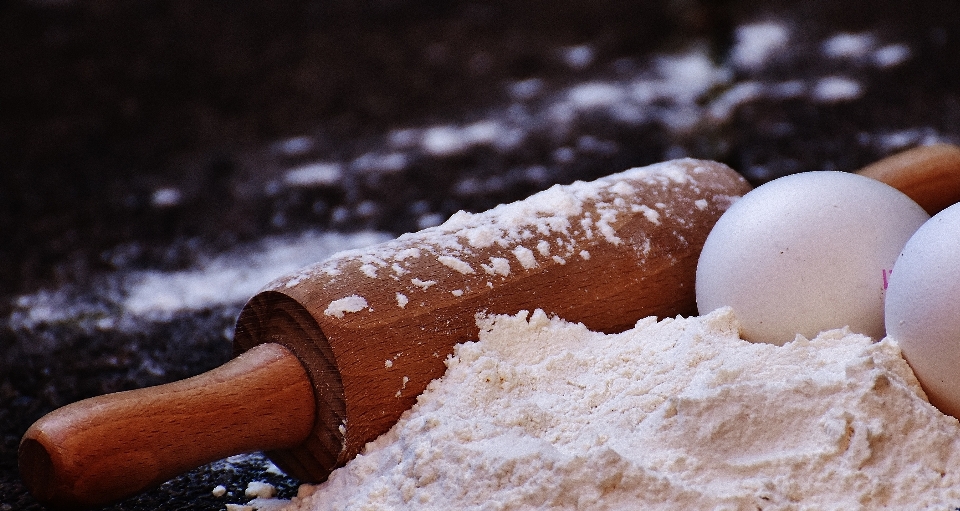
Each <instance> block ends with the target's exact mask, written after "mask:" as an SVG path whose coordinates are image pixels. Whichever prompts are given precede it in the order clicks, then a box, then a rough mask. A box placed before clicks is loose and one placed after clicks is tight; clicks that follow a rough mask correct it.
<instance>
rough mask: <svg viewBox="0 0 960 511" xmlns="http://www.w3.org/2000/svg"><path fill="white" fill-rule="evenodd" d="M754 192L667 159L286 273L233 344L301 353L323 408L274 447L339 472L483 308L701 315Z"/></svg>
mask: <svg viewBox="0 0 960 511" xmlns="http://www.w3.org/2000/svg"><path fill="white" fill-rule="evenodd" d="M749 189H750V186H749V185H748V184H747V183H746V181H745V180H744V179H743V178H742V177H741V176H739V175H738V174H737V173H736V172H734V171H733V170H731V169H729V168H728V167H726V166H724V165H722V164H719V163H715V162H706V161H698V160H681V161H675V162H668V163H666V164H661V165H658V166H653V167H649V168H645V169H640V170H635V171H630V172H627V173H621V174H615V175H613V176H609V177H608V178H605V179H601V180H599V181H596V182H592V183H586V184H584V183H580V184H578V185H575V186H573V187H567V188H563V187H558V188H555V189H552V190H548V191H546V192H542V193H541V194H538V195H537V196H534V197H531V198H529V199H527V200H525V201H521V202H520V203H515V204H512V205H506V206H501V207H498V208H496V209H494V210H492V211H490V212H486V213H482V214H478V215H472V216H471V215H461V216H457V217H455V218H453V219H451V221H450V222H448V223H447V224H445V225H443V226H440V227H437V228H432V229H427V230H425V231H421V232H419V233H415V234H411V235H405V236H402V237H400V238H399V239H397V240H395V241H392V242H389V243H386V244H383V245H379V246H376V247H373V248H371V249H369V250H364V251H358V252H352V253H348V254H343V255H341V256H339V257H335V258H333V259H331V260H328V261H326V262H323V263H321V264H318V265H315V266H313V267H310V268H307V269H305V270H304V271H302V272H300V273H299V274H295V275H289V276H285V277H284V278H282V279H279V280H277V281H276V282H274V283H272V284H270V285H268V286H267V288H266V290H265V291H264V292H263V293H261V294H259V295H257V296H256V297H254V298H253V299H252V300H251V301H250V302H249V303H248V305H247V306H246V307H245V308H244V310H243V312H242V313H241V315H240V318H239V320H238V323H237V331H236V335H235V337H234V342H235V344H236V348H237V350H238V351H239V352H242V351H243V350H246V349H250V348H252V347H253V346H255V345H257V344H259V343H262V342H277V343H280V344H283V345H285V346H287V347H288V348H289V349H291V351H294V352H295V353H297V355H298V356H300V357H301V358H302V359H303V360H304V363H305V365H306V366H307V367H308V373H309V374H310V375H311V379H312V381H313V384H314V388H315V391H316V394H317V396H318V400H319V401H318V408H319V410H318V421H317V423H316V425H315V428H314V433H313V434H312V435H311V436H310V438H308V440H307V441H305V442H304V443H303V444H302V445H301V446H298V447H297V448H295V449H291V450H285V451H280V452H276V451H275V452H271V453H268V454H269V455H270V456H271V458H272V459H273V460H274V461H275V462H276V463H277V465H278V466H280V467H281V468H282V469H284V470H285V471H287V472H288V473H290V474H291V475H293V476H295V477H297V478H299V479H302V480H304V481H313V482H317V481H322V480H323V479H325V478H326V476H327V475H328V474H329V472H330V471H332V470H333V469H335V468H336V467H338V466H340V465H342V464H343V463H345V462H346V461H348V460H349V459H351V458H352V457H354V456H355V455H356V454H357V453H358V452H360V450H361V449H362V447H363V445H364V444H366V443H367V442H369V441H371V440H373V439H375V438H376V437H377V436H379V435H380V434H382V433H384V432H386V431H387V430H388V429H389V428H390V427H391V426H392V425H393V424H394V423H395V422H396V421H397V419H398V418H399V417H400V415H401V414H402V413H403V412H404V411H406V410H407V409H409V408H410V407H411V406H412V405H413V404H414V403H415V402H416V399H417V396H418V395H419V394H420V393H421V392H422V391H423V390H424V388H425V387H426V386H427V384H428V383H429V382H430V381H432V380H433V379H435V378H437V377H439V376H441V375H442V374H443V372H444V370H445V365H444V359H446V358H447V357H448V356H449V355H450V354H451V353H452V350H453V346H454V345H455V344H457V343H461V342H465V341H470V340H475V339H477V337H478V333H479V332H478V328H477V326H476V315H477V314H478V313H487V314H516V313H518V312H519V311H522V310H527V311H531V310H532V309H533V308H541V309H543V310H544V311H545V312H547V313H548V314H551V315H556V316H559V317H561V318H564V319H566V320H569V321H574V322H582V323H584V324H585V325H586V326H588V327H590V328H592V329H594V330H599V331H604V332H616V331H622V330H625V329H628V328H630V327H632V326H633V325H634V324H635V322H636V321H637V320H638V319H641V318H643V317H646V316H659V317H664V316H674V315H678V314H684V315H689V314H695V313H696V303H695V291H694V277H695V274H696V265H697V259H698V257H699V254H700V250H701V248H702V245H703V242H704V240H705V239H706V236H707V234H708V233H709V231H710V229H711V228H712V226H713V224H714V223H715V222H716V220H717V219H718V218H719V216H720V215H721V214H722V213H723V212H724V211H725V210H726V209H727V208H728V207H729V206H730V204H731V203H732V202H733V200H735V198H736V197H739V196H740V195H742V194H744V193H746V192H747V191H748V190H749Z"/></svg>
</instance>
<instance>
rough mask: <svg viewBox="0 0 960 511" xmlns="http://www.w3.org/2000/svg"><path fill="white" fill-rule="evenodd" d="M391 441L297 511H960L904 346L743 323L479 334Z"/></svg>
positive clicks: (723, 319) (956, 437)
mask: <svg viewBox="0 0 960 511" xmlns="http://www.w3.org/2000/svg"><path fill="white" fill-rule="evenodd" d="M479 322H480V325H481V334H480V340H479V341H478V342H471V343H465V344H461V345H458V347H457V349H456V351H455V353H454V355H453V356H452V357H450V358H449V359H448V360H447V372H446V374H445V375H444V376H443V377H442V378H440V379H438V380H435V381H434V382H433V383H431V384H430V386H429V387H428V388H427V390H426V391H425V392H424V393H423V394H422V395H421V396H420V398H419V400H418V402H417V404H416V406H414V408H413V409H411V410H410V411H408V412H407V413H406V414H405V415H404V416H403V417H402V418H401V420H400V421H399V423H397V425H396V426H395V427H394V428H393V429H391V430H390V431H389V432H388V433H386V434H384V435H382V436H381V437H380V438H378V439H377V440H375V441H374V442H371V443H369V444H368V445H367V447H366V448H365V450H364V452H363V453H362V454H361V455H360V456H358V457H357V458H356V459H354V460H353V461H351V462H349V463H348V464H347V465H346V466H345V467H343V468H341V469H338V470H336V471H335V472H334V473H333V474H332V475H331V476H330V478H329V480H328V481H327V482H326V483H323V484H321V485H318V486H304V487H302V488H301V492H300V496H299V497H297V498H295V499H294V500H293V502H292V503H291V505H290V507H289V508H287V509H288V511H308V510H310V511H320V510H328V509H330V510H332V509H337V510H343V509H418V510H422V509H428V510H433V509H501V510H506V509H547V508H549V509H638V508H642V509H758V508H762V509H765V510H770V509H806V508H809V509H879V508H898V509H908V508H909V509H951V508H952V507H951V506H952V505H956V503H957V502H958V501H960V423H958V422H957V420H956V419H954V418H952V417H948V416H945V415H943V414H942V413H940V412H939V411H937V410H936V409H935V408H934V407H933V406H931V405H930V404H929V403H928V402H927V401H926V398H925V397H924V394H923V391H922V390H921V389H920V386H919V384H918V383H917V380H916V379H915V377H914V376H913V373H912V372H911V371H910V368H909V367H908V366H907V364H906V362H905V361H904V360H903V358H902V357H901V355H900V350H899V348H898V346H897V344H896V343H895V342H894V341H892V340H889V339H884V340H882V341H880V342H875V341H874V340H872V339H870V338H868V337H865V336H861V335H856V334H851V333H849V332H848V331H844V330H835V331H828V332H825V333H822V334H821V335H819V336H818V337H817V338H815V339H813V340H807V339H805V338H802V337H798V338H797V339H796V340H795V341H793V342H790V343H787V344H785V345H784V346H774V345H769V344H752V343H748V342H746V341H743V340H742V339H740V338H739V335H738V331H739V324H738V322H737V319H736V317H735V315H734V313H733V312H732V311H731V310H730V309H720V310H718V311H715V312H713V313H710V314H708V315H705V316H701V317H692V318H681V317H678V318H675V319H665V320H662V321H659V322H657V321H656V320H655V319H654V318H647V319H643V320H640V321H639V322H638V323H637V325H636V327H635V328H633V329H631V330H628V331H626V332H623V333H620V334H613V335H605V334H601V333H596V332H591V331H589V330H587V329H586V328H585V327H584V326H582V325H579V324H571V323H567V322H564V321H562V320H559V319H555V318H549V317H547V315H545V314H543V313H542V312H540V311H536V312H534V313H533V314H529V313H527V312H522V313H520V314H518V315H516V316H495V317H488V318H483V319H480V320H479Z"/></svg>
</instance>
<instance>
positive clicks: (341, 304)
mask: <svg viewBox="0 0 960 511" xmlns="http://www.w3.org/2000/svg"><path fill="white" fill-rule="evenodd" d="M367 307H368V305H367V300H366V299H365V298H364V297H362V296H357V295H350V296H347V297H345V298H341V299H339V300H334V301H332V302H330V305H328V306H327V309H326V310H324V311H323V313H324V314H325V315H327V316H333V317H335V318H342V317H343V315H344V314H345V313H347V312H360V311H362V310H363V309H366V308H367Z"/></svg>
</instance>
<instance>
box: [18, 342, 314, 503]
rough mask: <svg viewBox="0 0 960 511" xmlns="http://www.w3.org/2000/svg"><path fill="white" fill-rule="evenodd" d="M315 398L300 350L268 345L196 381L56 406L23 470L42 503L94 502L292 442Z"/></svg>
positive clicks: (38, 429)
mask: <svg viewBox="0 0 960 511" xmlns="http://www.w3.org/2000/svg"><path fill="white" fill-rule="evenodd" d="M315 401H316V400H315V399H314V392H313V385H312V384H311V382H310V380H309V378H308V376H307V374H306V372H305V370H304V368H303V366H302V365H301V364H300V361H299V360H298V359H297V357H296V356H294V355H293V354H292V353H291V352H290V351H288V350H287V349H286V348H284V347H282V346H280V345H278V344H264V345H261V346H258V347H257V348H254V349H252V350H250V351H249V352H247V353H245V354H243V355H241V356H240V357H238V358H236V359H234V360H232V361H230V362H228V363H227V364H225V365H223V366H221V367H219V368H217V369H214V370H212V371H209V372H207V373H204V374H201V375H199V376H195V377H193V378H189V379H186V380H183V381H179V382H174V383H170V384H167V385H160V386H157V387H150V388H145V389H139V390H132V391H127V392H119V393H116V394H109V395H106V396H99V397H94V398H91V399H86V400H83V401H80V402H77V403H73V404H71V405H68V406H65V407H63V408H60V409H58V410H55V411H53V412H51V413H50V414H48V415H46V416H44V417H42V418H41V419H40V420H38V421H37V422H36V423H34V424H33V426H31V427H30V429H29V430H27V432H26V434H24V436H23V439H22V440H21V442H20V449H19V464H20V474H21V477H22V479H23V482H24V484H25V485H26V486H27V489H29V490H30V492H31V493H32V494H33V495H34V496H35V497H36V498H37V500H38V501H39V502H40V503H42V504H44V505H45V506H47V507H50V508H53V509H89V508H92V507H96V506H100V505H103V504H107V503H110V502H114V501H118V500H121V499H123V498H125V497H128V496H131V495H133V494H136V493H138V492H140V491H143V490H145V489H148V488H151V487H154V486H157V485H159V484H161V483H163V482H164V481H166V480H168V479H170V478H172V477H174V476H176V475H178V474H181V473H183V472H186V471H187V470H190V469H192V468H194V467H197V466H200V465H202V464H204V463H209V462H211V461H215V460H218V459H221V458H224V457H226V456H230V455H233V454H237V453H243V452H252V451H260V450H273V449H286V448H290V447H293V446H296V445H298V444H299V443H300V442H302V441H303V440H304V439H305V438H306V437H307V436H308V435H309V434H310V431H311V430H312V428H313V423H314V420H315V409H316V402H315Z"/></svg>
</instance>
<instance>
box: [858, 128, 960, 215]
mask: <svg viewBox="0 0 960 511" xmlns="http://www.w3.org/2000/svg"><path fill="white" fill-rule="evenodd" d="M857 173H858V174H860V175H863V176H867V177H872V178H874V179H876V180H878V181H882V182H884V183H887V184H888V185H890V186H892V187H894V188H896V189H898V190H900V191H901V192H903V193H905V194H906V195H907V196H908V197H910V198H911V199H913V200H914V201H916V202H917V204H919V205H920V206H921V207H922V208H923V209H924V210H926V211H927V213H929V214H930V215H931V216H932V215H936V214H937V213H939V212H940V211H942V210H944V209H946V208H947V207H949V206H951V205H953V204H954V203H955V202H957V199H958V198H960V147H957V146H955V145H951V144H934V145H929V146H921V147H916V148H913V149H910V150H907V151H903V152H901V153H897V154H894V155H892V156H888V157H886V158H884V159H882V160H880V161H878V162H876V163H872V164H870V165H867V166H866V167H864V168H862V169H860V171H859V172H857Z"/></svg>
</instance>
